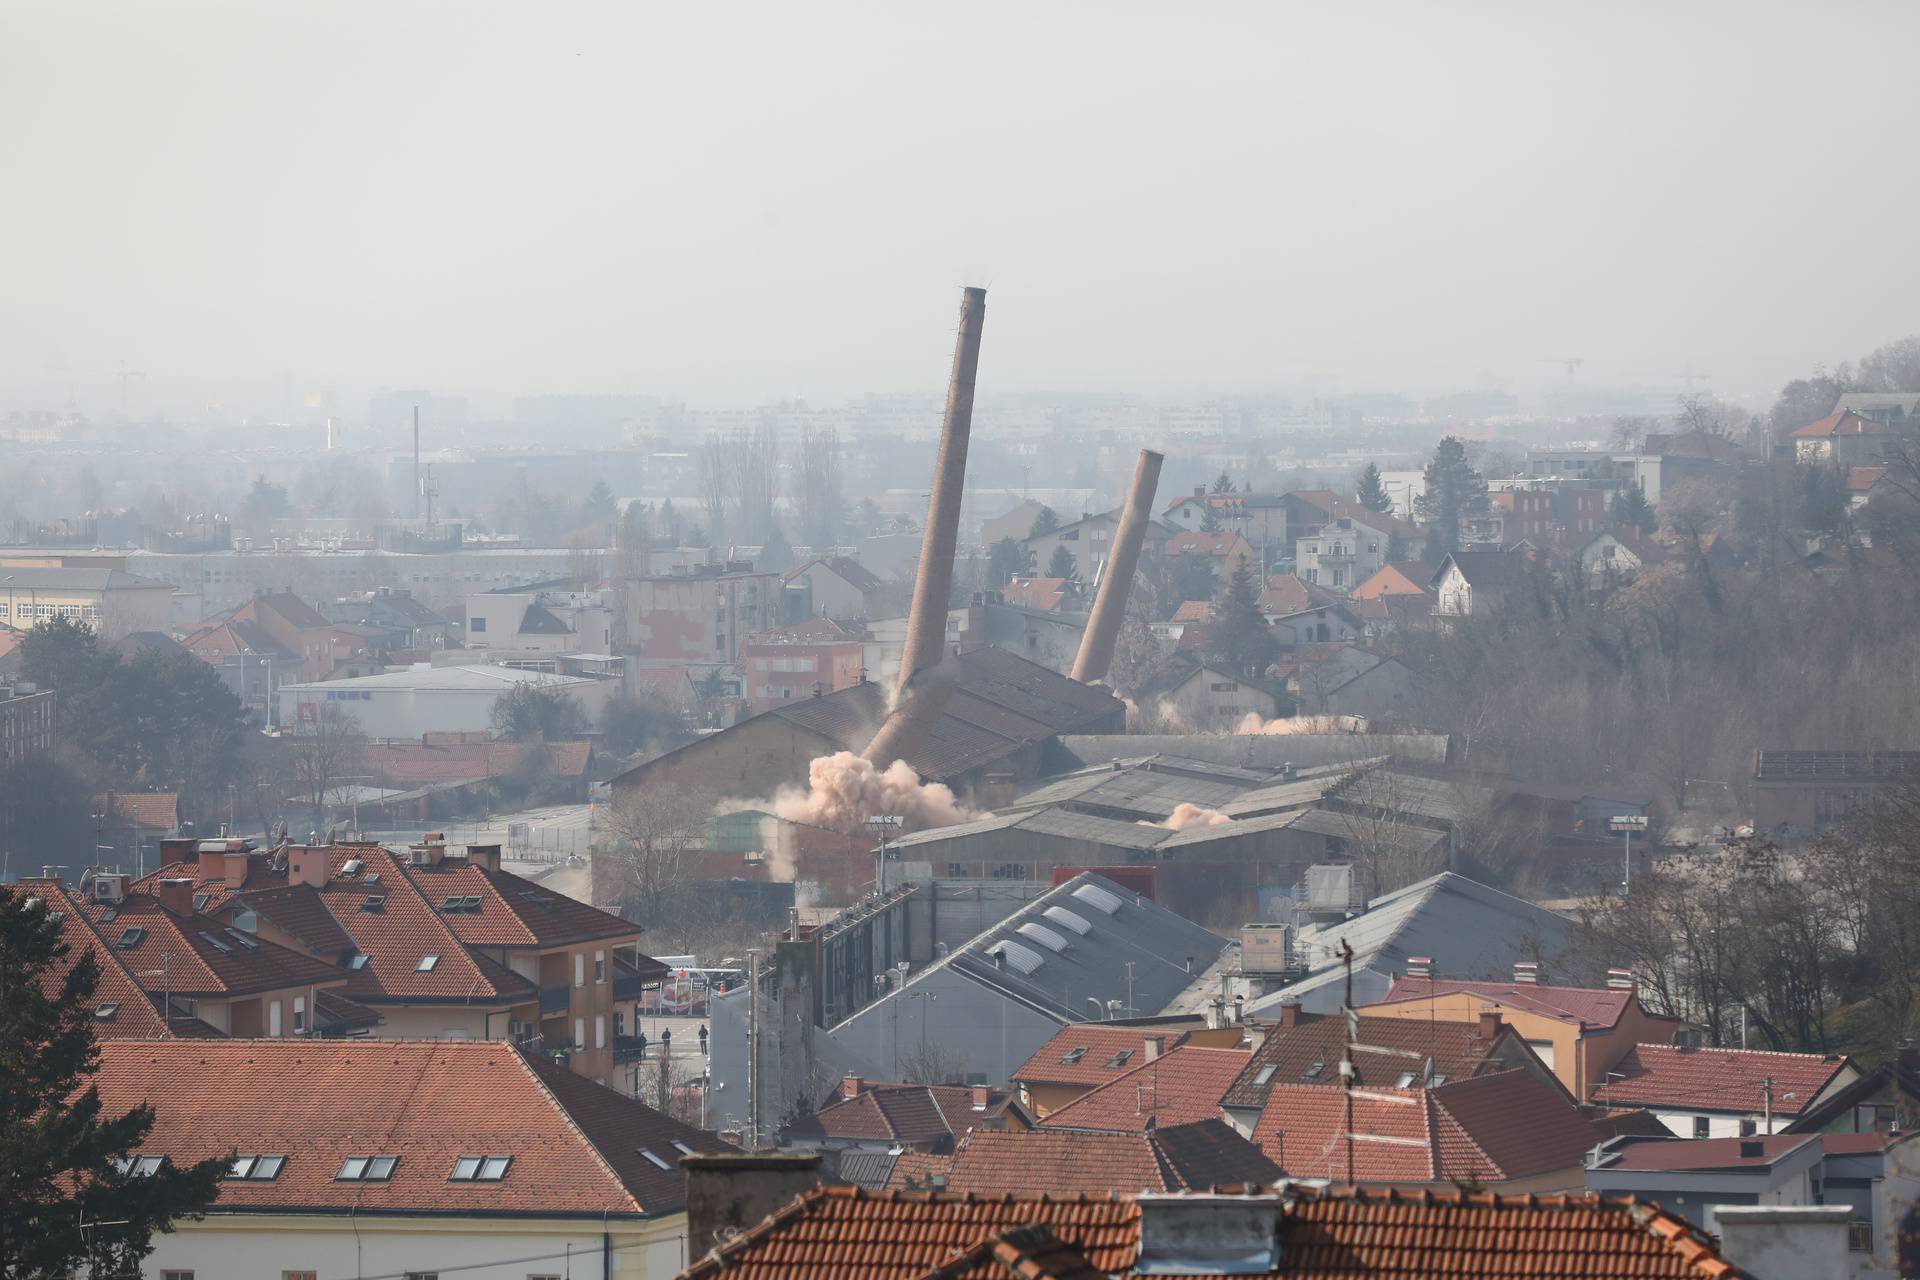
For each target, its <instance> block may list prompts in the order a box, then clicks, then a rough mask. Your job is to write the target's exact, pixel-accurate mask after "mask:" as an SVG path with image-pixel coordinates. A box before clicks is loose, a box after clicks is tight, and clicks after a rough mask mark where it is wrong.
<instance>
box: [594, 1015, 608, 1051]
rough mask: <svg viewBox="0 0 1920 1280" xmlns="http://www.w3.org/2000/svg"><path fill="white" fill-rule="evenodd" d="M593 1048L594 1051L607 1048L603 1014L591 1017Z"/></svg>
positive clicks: (605, 1022) (605, 1019)
mask: <svg viewBox="0 0 1920 1280" xmlns="http://www.w3.org/2000/svg"><path fill="white" fill-rule="evenodd" d="M593 1047H594V1048H596V1049H604V1048H606V1047H607V1015H606V1014H604V1013H596V1014H594V1015H593Z"/></svg>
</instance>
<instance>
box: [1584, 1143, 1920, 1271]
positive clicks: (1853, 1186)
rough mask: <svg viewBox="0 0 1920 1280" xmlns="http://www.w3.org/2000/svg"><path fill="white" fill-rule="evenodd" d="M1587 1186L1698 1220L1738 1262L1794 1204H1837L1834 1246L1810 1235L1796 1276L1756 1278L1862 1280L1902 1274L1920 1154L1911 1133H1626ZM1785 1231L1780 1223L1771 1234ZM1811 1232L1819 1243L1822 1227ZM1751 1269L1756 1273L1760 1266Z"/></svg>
mask: <svg viewBox="0 0 1920 1280" xmlns="http://www.w3.org/2000/svg"><path fill="white" fill-rule="evenodd" d="M1587 1185H1588V1186H1589V1187H1590V1188H1592V1189H1593V1190H1595V1191H1598V1192H1602V1193H1608V1194H1614V1195H1619V1194H1623V1193H1624V1194H1627V1195H1631V1196H1632V1197H1633V1198H1634V1199H1635V1200H1638V1201H1641V1202H1642V1203H1646V1204H1653V1205H1658V1206H1659V1207H1660V1208H1662V1209H1664V1210H1666V1211H1667V1212H1669V1213H1673V1214H1677V1215H1682V1216H1684V1217H1685V1218H1686V1219H1687V1220H1688V1221H1690V1222H1697V1223H1699V1224H1700V1226H1701V1227H1702V1228H1704V1229H1705V1230H1707V1231H1712V1232H1717V1233H1719V1234H1720V1235H1721V1236H1722V1237H1723V1238H1724V1239H1725V1242H1726V1247H1727V1248H1728V1251H1729V1254H1730V1256H1734V1257H1738V1258H1740V1259H1741V1261H1742V1262H1747V1261H1748V1260H1747V1258H1746V1257H1745V1256H1744V1254H1745V1250H1746V1247H1747V1246H1748V1245H1749V1241H1748V1240H1746V1239H1745V1238H1744V1237H1745V1236H1747V1234H1748V1233H1749V1232H1756V1233H1757V1232H1758V1231H1760V1230H1763V1229H1766V1228H1765V1226H1764V1224H1765V1223H1766V1222H1767V1220H1768V1219H1769V1218H1771V1219H1773V1220H1774V1221H1776V1222H1778V1223H1781V1224H1786V1223H1790V1222H1792V1221H1794V1215H1792V1214H1791V1210H1793V1209H1795V1208H1804V1207H1811V1206H1815V1205H1821V1206H1835V1207H1836V1209H1837V1210H1838V1211H1837V1212H1835V1213H1834V1216H1835V1217H1837V1218H1838V1219H1839V1220H1840V1224H1841V1226H1842V1228H1843V1230H1841V1231H1836V1232H1834V1238H1833V1239H1832V1241H1831V1242H1830V1243H1829V1244H1828V1245H1827V1247H1826V1249H1824V1250H1822V1249H1818V1248H1813V1247H1808V1246H1809V1245H1811V1243H1812V1241H1811V1240H1810V1239H1805V1238H1803V1239H1801V1240H1800V1241H1798V1242H1797V1243H1798V1244H1799V1246H1800V1247H1799V1248H1798V1249H1796V1250H1795V1251H1794V1252H1795V1254H1796V1255H1797V1256H1796V1257H1795V1258H1794V1261H1793V1264H1792V1270H1791V1271H1788V1270H1784V1269H1776V1270H1765V1271H1756V1274H1761V1275H1786V1274H1793V1275H1806V1276H1813V1275H1820V1276H1845V1277H1853V1276H1858V1277H1862V1278H1863V1280H1864V1278H1865V1277H1879V1276H1891V1275H1895V1274H1898V1273H1899V1272H1900V1271H1902V1270H1903V1268H1902V1267H1901V1265H1900V1263H1901V1258H1902V1256H1903V1251H1902V1234H1903V1232H1904V1231H1905V1230H1906V1229H1907V1219H1908V1215H1909V1213H1910V1212H1911V1210H1912V1207H1913V1204H1914V1201H1915V1198H1916V1196H1920V1148H1916V1144H1915V1141H1914V1135H1912V1134H1906V1135H1893V1134H1886V1133H1857V1134H1855V1133H1849V1134H1824V1135H1823V1134H1779V1135H1774V1136H1755V1137H1748V1138H1706V1139H1701V1140H1699V1141H1687V1140H1684V1139H1680V1138H1673V1137H1620V1138H1615V1139H1613V1140H1612V1141H1610V1142H1608V1143H1607V1144H1606V1145H1605V1146H1602V1147H1600V1148H1598V1149H1596V1150H1595V1151H1594V1152H1593V1153H1592V1154H1591V1155H1590V1157H1589V1158H1588V1163H1587ZM1751 1206H1767V1207H1768V1208H1770V1209H1772V1210H1775V1211H1776V1212H1769V1211H1768V1208H1758V1209H1756V1208H1753V1207H1751ZM1777 1211H1787V1212H1777ZM1748 1215H1752V1218H1753V1220H1752V1221H1748V1220H1746V1219H1747V1218H1748ZM1781 1230H1782V1227H1781V1226H1774V1227H1772V1228H1771V1229H1769V1230H1767V1234H1768V1235H1776V1234H1777V1233H1779V1232H1780V1231H1781ZM1806 1234H1807V1235H1809V1236H1812V1237H1813V1238H1815V1239H1817V1238H1818V1233H1817V1231H1816V1232H1811V1233H1806ZM1781 1243H1785V1241H1782V1242H1781ZM1748 1265H1752V1266H1754V1267H1756V1268H1758V1267H1759V1266H1761V1261H1760V1259H1759V1258H1758V1257H1755V1258H1754V1259H1753V1260H1752V1261H1751V1262H1750V1263H1748Z"/></svg>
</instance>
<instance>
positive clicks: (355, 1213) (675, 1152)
mask: <svg viewBox="0 0 1920 1280" xmlns="http://www.w3.org/2000/svg"><path fill="white" fill-rule="evenodd" d="M92 1083H93V1085H94V1087H96V1088H97V1089H98V1090H99V1091H100V1100H101V1104H102V1106H103V1107H104V1108H105V1109H106V1111H107V1113H108V1114H112V1115H118V1114H120V1113H122V1112H125V1111H127V1110H129V1109H131V1108H133V1107H136V1106H141V1105H147V1106H151V1107H152V1108H153V1117H154V1123H153V1128H152V1129H151V1130H150V1131H149V1132H148V1133H147V1134H146V1136H145V1137H144V1138H143V1139H142V1141H141V1143H140V1145H139V1146H138V1147H137V1148H136V1149H135V1150H134V1151H133V1153H132V1155H131V1158H132V1159H134V1160H136V1161H138V1160H143V1159H153V1160H164V1161H169V1162H171V1163H173V1164H175V1165H180V1166H184V1165H188V1164H192V1163H195V1162H198V1161H200V1160H205V1159H208V1158H210V1157H224V1156H229V1155H231V1156H233V1164H232V1167H231V1169H230V1171H229V1172H228V1174H227V1176H226V1178H225V1180H224V1181H222V1182H221V1183H220V1184H219V1195H218V1197H217V1198H216V1199H215V1201H214V1202H213V1204H212V1205H211V1206H210V1207H209V1208H208V1210H207V1211H206V1213H205V1215H204V1216H199V1217H193V1218H183V1219H180V1220H178V1221H176V1222H175V1223H174V1224H173V1227H172V1229H171V1230H169V1231H166V1232H156V1233H155V1234H154V1237H153V1246H154V1251H153V1253H152V1254H151V1255H150V1256H149V1258H148V1259H147V1260H146V1263H145V1266H146V1267H147V1268H149V1272H148V1273H149V1274H152V1275H157V1276H165V1277H169V1278H177V1277H186V1276H191V1277H194V1278H195V1280H257V1277H259V1276H262V1275H278V1276H316V1275H328V1276H343V1275H369V1276H371V1275H387V1276H399V1275H407V1276H430V1275H439V1274H442V1273H450V1274H455V1275H458V1274H462V1273H467V1272H471V1273H475V1274H480V1273H484V1272H486V1271H488V1270H492V1271H496V1272H497V1271H498V1270H499V1268H500V1266H501V1263H502V1260H503V1259H507V1258H513V1259H517V1260H520V1261H519V1262H518V1263H517V1264H516V1265H517V1267H518V1270H516V1272H515V1274H517V1275H518V1274H528V1273H529V1272H528V1268H538V1269H539V1270H537V1271H534V1272H532V1274H536V1275H542V1276H545V1275H555V1276H557V1275H560V1274H563V1273H564V1272H565V1271H566V1270H567V1268H568V1266H569V1265H571V1266H572V1267H573V1268H574V1270H575V1271H577V1272H578V1271H586V1270H591V1271H592V1272H593V1273H594V1274H596V1275H605V1276H619V1277H622V1278H623V1280H624V1278H628V1277H631V1278H634V1280H641V1278H648V1277H650V1278H653V1280H664V1278H665V1277H669V1276H672V1275H673V1274H675V1272H677V1271H678V1270H679V1269H680V1268H681V1267H683V1266H685V1265H686V1261H687V1248H686V1235H687V1219H686V1212H685V1210H686V1203H687V1190H686V1177H685V1175H684V1174H683V1173H682V1172H681V1170H680V1167H679V1162H680V1159H681V1157H682V1156H683V1155H686V1154H691V1153H696V1152H698V1153H719V1152H724V1151H727V1150H730V1148H728V1147H727V1146H726V1144H724V1143H722V1142H720V1141H718V1140H717V1139H716V1138H714V1137H713V1136H712V1135H711V1134H708V1133H704V1132H702V1131H701V1130H699V1129H695V1128H693V1127H692V1126H691V1125H686V1124H681V1123H680V1122H679V1121H677V1120H673V1119H670V1118H669V1117H667V1116H665V1115H662V1114H660V1113H659V1112H657V1111H654V1110H652V1109H651V1108H649V1107H646V1106H643V1105H641V1104H640V1103H638V1102H635V1101H632V1100H630V1099H628V1098H625V1097H623V1096H621V1095H620V1094H619V1093H617V1092H615V1091H614V1090H612V1089H607V1088H602V1087H601V1086H599V1085H596V1084H594V1083H593V1082H592V1081H590V1080H585V1079H582V1078H581V1077H579V1076H576V1075H574V1074H572V1073H570V1072H568V1071H565V1070H563V1069H560V1068H557V1067H555V1066H553V1065H552V1064H551V1063H546V1062H542V1061H540V1060H539V1059H538V1058H535V1057H531V1056H527V1055H524V1054H522V1053H520V1052H519V1051H517V1050H516V1049H514V1048H513V1047H512V1046H510V1045H504V1044H495V1043H484V1042H459V1041H437V1042H394V1041H383V1042H380V1043H377V1044H376V1043H371V1042H367V1041H355V1040H326V1041H305V1042H302V1043H297V1044H295V1043H285V1042H275V1041H271V1040H231V1041H224V1042H223V1041H206V1040H162V1041H124V1040H120V1041H108V1042H107V1043H105V1044H103V1045H101V1047H100V1067H99V1070H98V1071H97V1072H96V1073H95V1074H94V1076H93V1078H92ZM139 1167H140V1166H139V1165H138V1164H135V1165H134V1166H133V1169H134V1171H135V1173H136V1176H137V1173H138V1169H139Z"/></svg>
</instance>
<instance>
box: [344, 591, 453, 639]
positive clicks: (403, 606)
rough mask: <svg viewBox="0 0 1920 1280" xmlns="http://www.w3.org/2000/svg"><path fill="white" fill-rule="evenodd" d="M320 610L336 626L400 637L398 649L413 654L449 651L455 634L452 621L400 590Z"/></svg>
mask: <svg viewBox="0 0 1920 1280" xmlns="http://www.w3.org/2000/svg"><path fill="white" fill-rule="evenodd" d="M320 608H321V612H322V613H324V614H326V616H327V618H328V619H329V620H331V621H333V622H336V623H359V624H362V625H365V626H372V627H378V628H380V629H382V630H385V631H393V632H397V633H400V636H399V640H400V643H399V647H400V648H404V649H411V650H414V651H415V652H430V651H432V650H434V649H446V648H449V647H451V646H452V645H453V644H455V643H456V641H457V637H458V633H459V627H458V625H457V624H456V623H455V622H454V621H453V619H451V618H449V617H447V616H446V615H444V614H441V613H438V612H436V611H434V610H433V609H429V608H428V607H427V606H426V605H425V604H423V603H421V602H420V601H419V600H416V599H414V596H413V592H411V591H409V590H407V589H406V588H404V587H399V588H396V587H379V588H376V589H374V590H372V591H362V592H359V593H357V594H354V595H347V596H341V597H340V598H338V599H336V600H329V601H327V602H326V603H324V604H322V605H321V607H320Z"/></svg>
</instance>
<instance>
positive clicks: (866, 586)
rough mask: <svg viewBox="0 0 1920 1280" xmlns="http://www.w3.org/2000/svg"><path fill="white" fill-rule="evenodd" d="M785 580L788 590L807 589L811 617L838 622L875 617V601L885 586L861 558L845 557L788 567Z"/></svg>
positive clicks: (828, 558) (826, 558)
mask: <svg viewBox="0 0 1920 1280" xmlns="http://www.w3.org/2000/svg"><path fill="white" fill-rule="evenodd" d="M784 581H785V583H786V585H787V587H788V589H789V590H791V589H794V588H796V587H801V588H804V589H805V590H806V592H807V600H808V608H807V616H808V617H813V618H832V619H833V620H834V621H835V622H851V621H853V620H854V619H856V618H866V617H870V616H872V613H873V602H874V601H875V599H876V596H877V593H878V592H879V591H880V590H881V589H882V587H883V586H884V585H885V584H883V583H882V582H881V581H880V579H879V578H878V577H876V576H875V575H874V574H873V573H872V572H870V571H869V570H868V569H866V568H865V567H864V566H862V565H861V564H860V562H859V561H857V560H849V559H847V558H846V557H845V556H827V557H825V558H823V559H818V560H809V561H807V562H806V563H805V564H802V565H797V566H795V567H794V568H792V569H789V570H788V571H787V573H786V575H785V578H784Z"/></svg>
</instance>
